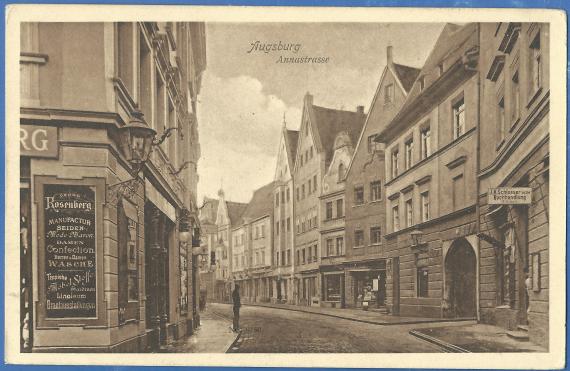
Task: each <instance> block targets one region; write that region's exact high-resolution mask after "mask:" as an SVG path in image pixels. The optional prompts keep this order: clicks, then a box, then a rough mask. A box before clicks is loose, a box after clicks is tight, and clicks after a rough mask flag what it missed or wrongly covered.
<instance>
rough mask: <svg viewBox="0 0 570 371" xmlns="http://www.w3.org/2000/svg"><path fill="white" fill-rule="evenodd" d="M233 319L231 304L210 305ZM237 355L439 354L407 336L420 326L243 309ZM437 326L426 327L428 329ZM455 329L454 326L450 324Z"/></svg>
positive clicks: (434, 348)
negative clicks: (381, 323) (382, 323)
mask: <svg viewBox="0 0 570 371" xmlns="http://www.w3.org/2000/svg"><path fill="white" fill-rule="evenodd" d="M208 305H209V308H210V310H211V311H212V312H214V313H216V314H219V315H222V316H225V317H226V318H228V319H230V318H231V317H232V310H231V306H230V305H228V304H208ZM240 317H241V318H240V322H241V323H240V327H241V329H242V332H241V336H240V339H239V340H238V342H237V343H236V345H235V346H234V348H232V349H231V350H230V352H236V353H402V352H419V353H426V352H440V351H441V350H440V348H438V347H436V346H435V345H432V344H429V343H427V342H424V341H422V340H419V339H417V338H415V337H413V336H411V335H409V334H408V331H410V330H411V329H413V328H414V326H416V327H417V325H398V326H381V325H371V324H367V323H360V322H355V321H350V320H345V319H339V318H332V317H327V316H322V315H317V314H310V313H303V312H294V311H287V310H282V309H274V308H266V307H255V306H243V307H242V309H241V316H240ZM431 325H437V326H441V325H442V324H441V323H438V324H427V325H426V326H431ZM451 325H453V324H451Z"/></svg>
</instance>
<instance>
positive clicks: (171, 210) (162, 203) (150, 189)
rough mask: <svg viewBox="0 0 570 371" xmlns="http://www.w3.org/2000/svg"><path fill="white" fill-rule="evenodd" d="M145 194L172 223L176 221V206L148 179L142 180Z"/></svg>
mask: <svg viewBox="0 0 570 371" xmlns="http://www.w3.org/2000/svg"><path fill="white" fill-rule="evenodd" d="M144 185H145V196H146V198H147V199H148V200H149V201H150V202H152V203H153V204H154V206H156V207H157V208H158V209H159V210H160V211H162V212H163V213H164V215H166V216H167V217H168V219H170V220H171V221H172V222H173V223H176V208H175V207H174V206H172V204H171V203H170V202H168V200H167V199H166V198H164V196H163V195H162V194H160V192H159V191H158V189H156V188H155V187H154V186H153V185H152V183H151V182H149V180H148V179H145V180H144Z"/></svg>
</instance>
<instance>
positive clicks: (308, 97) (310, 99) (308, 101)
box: [304, 92, 313, 106]
mask: <svg viewBox="0 0 570 371" xmlns="http://www.w3.org/2000/svg"><path fill="white" fill-rule="evenodd" d="M304 103H305V106H312V105H313V96H312V95H311V94H310V93H309V92H307V93H305V102H304Z"/></svg>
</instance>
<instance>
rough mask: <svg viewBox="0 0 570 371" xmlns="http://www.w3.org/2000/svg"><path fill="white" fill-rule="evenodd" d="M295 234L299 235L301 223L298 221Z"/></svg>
mask: <svg viewBox="0 0 570 371" xmlns="http://www.w3.org/2000/svg"><path fill="white" fill-rule="evenodd" d="M297 233H301V223H299V219H297Z"/></svg>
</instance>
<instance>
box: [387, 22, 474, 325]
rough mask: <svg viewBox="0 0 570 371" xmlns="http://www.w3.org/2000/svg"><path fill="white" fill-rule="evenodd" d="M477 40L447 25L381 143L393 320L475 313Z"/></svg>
mask: <svg viewBox="0 0 570 371" xmlns="http://www.w3.org/2000/svg"><path fill="white" fill-rule="evenodd" d="M478 36H479V35H478V26H477V25H476V24H467V25H464V26H457V25H453V24H447V25H445V27H444V28H443V30H442V32H441V34H440V36H439V38H438V40H437V41H436V43H435V46H434V48H433V50H432V51H431V53H430V55H429V56H428V58H427V60H426V62H425V64H424V66H423V67H422V69H421V71H420V73H419V74H418V77H417V78H416V80H415V82H414V84H413V86H412V87H411V89H410V92H409V94H408V95H407V97H406V100H405V102H404V104H403V106H402V108H401V109H400V110H399V111H398V113H397V114H396V116H395V117H394V118H393V119H392V120H391V121H390V123H389V124H388V125H386V126H385V127H384V129H383V130H382V131H381V132H380V134H379V135H378V139H377V140H379V141H380V142H381V143H383V144H384V145H385V150H384V153H385V163H386V183H385V194H386V235H385V243H386V246H385V248H384V251H385V255H386V258H387V262H386V271H387V272H386V288H387V290H386V291H387V306H388V309H389V310H390V312H391V313H392V314H394V315H402V316H421V317H439V318H442V317H443V318H457V317H466V318H475V317H477V315H478V313H479V312H478V309H479V304H478V303H479V301H478V300H479V295H480V291H479V283H480V282H479V275H478V273H477V272H478V271H479V268H480V265H479V258H480V257H479V239H478V237H477V235H476V234H477V217H476V211H475V209H476V203H477V197H476V192H477V190H476V183H477V177H476V173H477V170H476V169H477V126H478V120H479V113H478V112H479V90H478V85H479V84H478V70H477V67H478V55H479V44H478V42H479V41H478V40H479V38H478ZM414 239H415V241H414Z"/></svg>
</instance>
